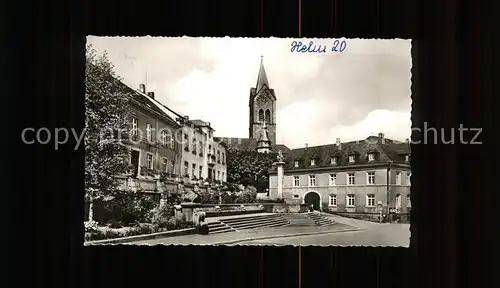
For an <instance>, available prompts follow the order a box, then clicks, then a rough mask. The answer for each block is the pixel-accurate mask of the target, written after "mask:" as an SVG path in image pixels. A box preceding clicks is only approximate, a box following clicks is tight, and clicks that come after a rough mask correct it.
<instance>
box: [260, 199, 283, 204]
mask: <svg viewBox="0 0 500 288" xmlns="http://www.w3.org/2000/svg"><path fill="white" fill-rule="evenodd" d="M255 202H257V203H285V199H256V201H255Z"/></svg>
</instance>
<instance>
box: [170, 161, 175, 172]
mask: <svg viewBox="0 0 500 288" xmlns="http://www.w3.org/2000/svg"><path fill="white" fill-rule="evenodd" d="M170 173H172V174H175V161H173V160H172V162H170Z"/></svg>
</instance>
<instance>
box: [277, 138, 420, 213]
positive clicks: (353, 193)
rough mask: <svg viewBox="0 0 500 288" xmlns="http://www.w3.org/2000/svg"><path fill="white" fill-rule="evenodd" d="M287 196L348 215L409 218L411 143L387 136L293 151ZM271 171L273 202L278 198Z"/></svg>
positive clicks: (287, 166) (287, 159)
mask: <svg viewBox="0 0 500 288" xmlns="http://www.w3.org/2000/svg"><path fill="white" fill-rule="evenodd" d="M285 156H286V157H285V161H284V162H285V164H284V176H283V178H282V179H281V181H282V187H283V188H282V189H283V191H282V197H283V198H284V200H285V202H288V203H305V204H308V205H312V206H313V207H314V209H317V210H325V209H328V210H330V211H335V212H347V213H379V212H380V209H383V210H382V211H384V213H387V212H389V211H394V212H395V213H400V214H406V213H408V212H409V209H411V200H410V186H411V182H410V177H411V169H410V144H409V141H406V142H399V141H395V140H391V139H387V138H385V137H384V135H383V134H382V133H380V134H379V135H378V136H370V137H368V138H366V139H364V140H359V141H352V142H346V143H341V141H340V139H337V143H335V144H329V145H322V146H315V147H303V148H299V149H292V150H290V151H288V153H287V154H286V155H285ZM278 181H280V179H278V175H277V171H276V169H273V170H271V172H270V183H269V190H270V192H269V193H270V195H269V196H270V198H278V197H281V196H278Z"/></svg>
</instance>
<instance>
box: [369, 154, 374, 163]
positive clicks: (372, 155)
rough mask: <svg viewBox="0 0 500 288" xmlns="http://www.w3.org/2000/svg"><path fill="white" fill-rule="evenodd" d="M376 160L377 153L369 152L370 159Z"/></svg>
mask: <svg viewBox="0 0 500 288" xmlns="http://www.w3.org/2000/svg"><path fill="white" fill-rule="evenodd" d="M374 160H375V153H368V161H374Z"/></svg>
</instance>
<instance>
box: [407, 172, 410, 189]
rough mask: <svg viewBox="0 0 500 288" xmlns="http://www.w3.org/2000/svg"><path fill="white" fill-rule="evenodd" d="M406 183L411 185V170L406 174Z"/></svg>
mask: <svg viewBox="0 0 500 288" xmlns="http://www.w3.org/2000/svg"><path fill="white" fill-rule="evenodd" d="M406 185H408V186H411V172H408V174H406Z"/></svg>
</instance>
